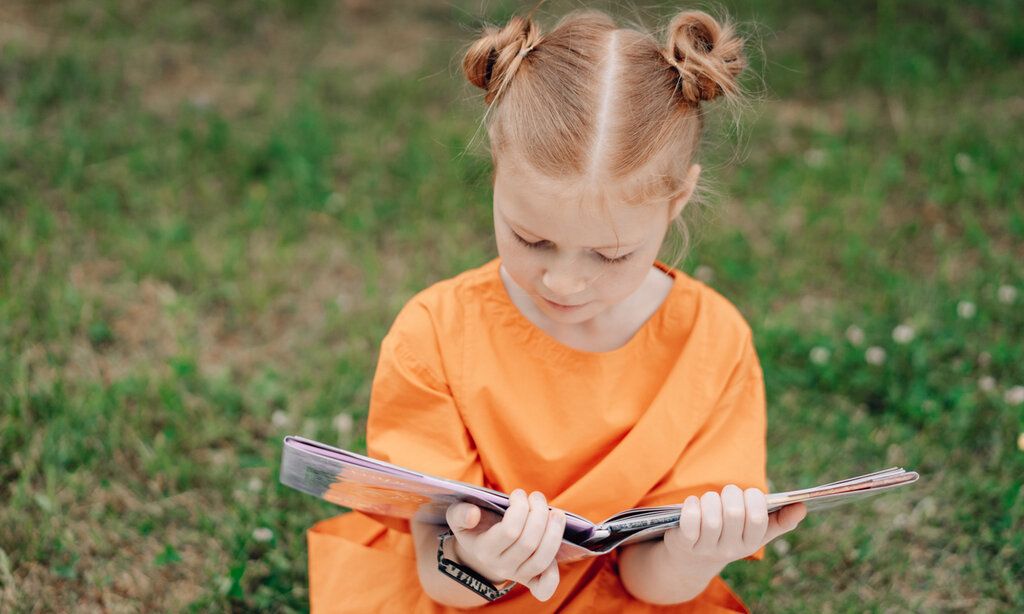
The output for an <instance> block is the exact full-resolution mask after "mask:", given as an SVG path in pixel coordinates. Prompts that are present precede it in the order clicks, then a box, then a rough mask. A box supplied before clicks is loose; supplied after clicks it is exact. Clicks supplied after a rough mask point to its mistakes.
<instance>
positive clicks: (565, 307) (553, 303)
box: [544, 298, 586, 309]
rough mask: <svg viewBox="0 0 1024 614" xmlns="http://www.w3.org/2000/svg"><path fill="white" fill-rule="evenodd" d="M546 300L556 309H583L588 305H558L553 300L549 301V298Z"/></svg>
mask: <svg viewBox="0 0 1024 614" xmlns="http://www.w3.org/2000/svg"><path fill="white" fill-rule="evenodd" d="M544 300H545V301H547V302H548V303H550V304H551V305H552V306H554V307H561V308H562V309H572V308H574V307H582V306H583V305H586V303H580V304H578V305H566V304H564V303H556V302H555V301H552V300H550V299H547V298H545V299H544Z"/></svg>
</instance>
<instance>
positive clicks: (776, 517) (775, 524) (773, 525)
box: [762, 503, 807, 544]
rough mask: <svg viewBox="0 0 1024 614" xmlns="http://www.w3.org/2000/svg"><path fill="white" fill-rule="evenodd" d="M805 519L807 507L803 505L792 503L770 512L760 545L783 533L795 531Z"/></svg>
mask: <svg viewBox="0 0 1024 614" xmlns="http://www.w3.org/2000/svg"><path fill="white" fill-rule="evenodd" d="M806 517H807V506H806V505H804V504H803V503H794V504H792V505H787V506H786V507H784V508H782V509H780V510H778V511H776V512H772V513H771V514H769V516H768V530H767V531H766V532H765V537H764V541H763V542H762V544H767V543H768V542H770V541H772V540H773V539H775V538H776V537H778V536H780V535H782V534H783V533H788V532H790V531H792V530H793V529H795V528H796V527H797V525H798V524H800V521H802V520H803V519H804V518H806Z"/></svg>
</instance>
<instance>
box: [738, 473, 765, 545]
mask: <svg viewBox="0 0 1024 614" xmlns="http://www.w3.org/2000/svg"><path fill="white" fill-rule="evenodd" d="M743 498H744V499H745V500H746V503H747V521H746V523H745V524H744V525H743V545H744V547H746V548H747V549H748V550H749V549H752V548H754V547H759V545H760V544H761V542H762V541H763V540H764V536H765V532H766V531H767V530H768V500H767V499H766V498H765V496H764V492H763V491H761V489H759V488H748V489H746V490H745V491H743Z"/></svg>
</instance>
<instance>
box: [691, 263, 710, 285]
mask: <svg viewBox="0 0 1024 614" xmlns="http://www.w3.org/2000/svg"><path fill="white" fill-rule="evenodd" d="M693 276H694V277H696V278H697V279H699V280H701V281H702V282H704V283H706V284H709V283H711V281H712V280H713V279H714V278H715V271H714V269H712V268H711V267H709V266H708V265H706V264H702V265H699V266H698V267H697V268H696V269H694V270H693Z"/></svg>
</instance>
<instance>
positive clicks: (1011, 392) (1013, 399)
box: [1003, 386, 1024, 405]
mask: <svg viewBox="0 0 1024 614" xmlns="http://www.w3.org/2000/svg"><path fill="white" fill-rule="evenodd" d="M1003 400H1004V401H1006V402H1007V403H1008V404H1009V405H1020V404H1021V403H1024V386H1014V387H1013V388H1009V389H1008V390H1007V391H1006V392H1004V393H1003Z"/></svg>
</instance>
